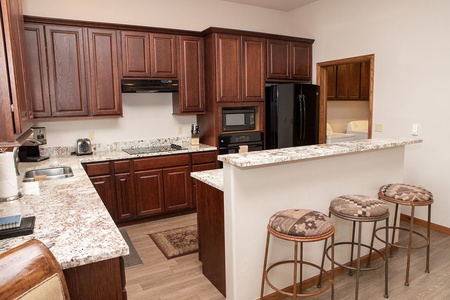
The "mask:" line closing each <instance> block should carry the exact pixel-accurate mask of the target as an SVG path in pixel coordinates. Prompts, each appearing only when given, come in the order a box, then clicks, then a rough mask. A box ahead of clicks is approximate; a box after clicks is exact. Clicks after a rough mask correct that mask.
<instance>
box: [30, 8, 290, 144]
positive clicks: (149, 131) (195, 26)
mask: <svg viewBox="0 0 450 300" xmlns="http://www.w3.org/2000/svg"><path fill="white" fill-rule="evenodd" d="M22 3H23V10H24V14H25V15H32V16H44V17H52V18H63V19H75V20H86V21H98V22H108V23H119V24H133V25H144V26H154V27H163V28H175V29H186V30H194V31H202V30H204V29H206V28H208V27H211V26H214V27H226V28H235V29H243V30H250V31H262V32H270V33H278V34H285V33H286V30H287V29H286V28H287V24H286V20H285V17H286V13H285V12H280V11H274V10H270V9H264V8H255V7H252V6H248V5H241V4H236V3H230V2H225V1H220V0H189V1H186V0H166V1H160V0H133V1H125V0H108V1H106V0H77V1H75V0H59V1H54V0H39V1H36V0H22ZM123 114H124V117H123V118H115V119H101V120H80V121H57V122H54V121H52V122H39V123H38V124H37V125H39V126H45V127H46V128H47V138H48V146H75V142H76V139H77V138H83V137H88V136H89V135H88V134H89V132H90V131H94V137H95V139H94V140H93V142H95V143H101V142H104V143H108V142H113V141H130V140H136V139H156V138H164V137H176V136H185V137H187V136H189V133H190V124H191V123H195V122H196V117H195V116H173V115H172V100H171V95H170V94H139V95H131V94H123ZM178 127H181V128H182V133H181V134H180V133H179V131H178Z"/></svg>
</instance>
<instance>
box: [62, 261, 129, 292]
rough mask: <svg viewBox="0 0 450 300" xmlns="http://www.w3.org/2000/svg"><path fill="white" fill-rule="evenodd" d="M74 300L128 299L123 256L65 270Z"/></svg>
mask: <svg viewBox="0 0 450 300" xmlns="http://www.w3.org/2000/svg"><path fill="white" fill-rule="evenodd" d="M63 272H64V277H65V278H66V281H67V286H68V288H69V293H70V298H71V299H72V300H77V299H80V300H103V299H108V300H114V299H116V300H121V299H124V300H126V299H127V291H126V288H125V285H126V279H125V268H124V264H123V258H122V257H117V258H112V259H108V260H104V261H99V262H95V263H91V264H87V265H83V266H79V267H74V268H69V269H65V270H63Z"/></svg>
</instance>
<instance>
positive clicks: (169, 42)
mask: <svg viewBox="0 0 450 300" xmlns="http://www.w3.org/2000/svg"><path fill="white" fill-rule="evenodd" d="M150 48H151V49H150V70H151V76H152V77H155V78H176V77H177V54H176V53H177V51H176V49H177V47H176V36H175V35H172V34H158V33H150Z"/></svg>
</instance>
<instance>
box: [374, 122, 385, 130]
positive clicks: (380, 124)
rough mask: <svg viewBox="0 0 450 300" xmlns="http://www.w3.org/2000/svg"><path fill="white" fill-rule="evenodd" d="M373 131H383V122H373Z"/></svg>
mask: <svg viewBox="0 0 450 300" xmlns="http://www.w3.org/2000/svg"><path fill="white" fill-rule="evenodd" d="M375 132H383V123H375Z"/></svg>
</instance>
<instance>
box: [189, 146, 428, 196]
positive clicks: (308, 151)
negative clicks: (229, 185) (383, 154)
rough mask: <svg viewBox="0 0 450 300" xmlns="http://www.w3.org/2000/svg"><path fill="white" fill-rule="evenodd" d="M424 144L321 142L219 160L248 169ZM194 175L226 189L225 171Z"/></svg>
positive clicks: (241, 154) (239, 154)
mask: <svg viewBox="0 0 450 300" xmlns="http://www.w3.org/2000/svg"><path fill="white" fill-rule="evenodd" d="M418 143H422V140H421V139H414V138H384V139H379V138H375V139H365V140H356V141H349V142H343V143H333V144H318V145H312V146H302V147H291V148H282V149H274V150H262V151H253V152H247V153H238V154H226V155H219V156H218V160H220V161H223V162H225V163H228V164H231V165H234V166H237V167H241V168H246V167H253V166H264V165H270V164H276V163H283V162H294V161H300V160H306V159H311V158H318V157H327V156H333V155H340V154H348V153H356V152H362V151H370V150H378V149H385V148H392V147H399V146H405V145H410V144H418ZM191 176H192V177H193V178H195V179H197V180H200V181H202V182H204V183H206V184H209V185H210V186H212V187H214V188H217V189H219V190H221V191H223V170H222V169H218V170H210V171H202V172H195V173H191Z"/></svg>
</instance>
